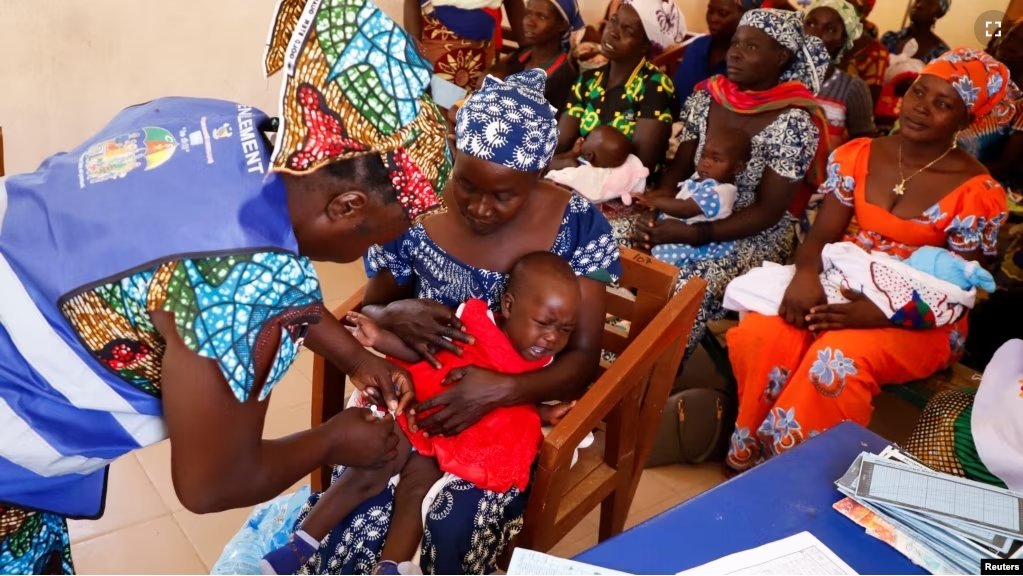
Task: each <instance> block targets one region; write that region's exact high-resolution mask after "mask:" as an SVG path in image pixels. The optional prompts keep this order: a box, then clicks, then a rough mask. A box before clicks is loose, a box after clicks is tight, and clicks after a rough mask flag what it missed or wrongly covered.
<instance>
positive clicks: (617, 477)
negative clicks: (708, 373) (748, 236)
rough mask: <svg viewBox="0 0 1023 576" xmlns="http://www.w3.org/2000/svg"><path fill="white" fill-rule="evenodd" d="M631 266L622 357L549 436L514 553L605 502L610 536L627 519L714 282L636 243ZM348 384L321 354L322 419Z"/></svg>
mask: <svg viewBox="0 0 1023 576" xmlns="http://www.w3.org/2000/svg"><path fill="white" fill-rule="evenodd" d="M622 267H623V269H624V274H623V275H622V278H621V281H620V282H619V286H620V288H618V289H612V288H609V289H608V294H607V298H606V310H607V314H608V315H610V316H615V317H618V318H622V319H623V320H625V321H626V322H627V323H628V328H627V329H624V330H623V329H622V328H615V327H611V326H606V327H605V328H606V329H605V334H604V340H603V345H604V349H605V350H608V351H611V352H614V353H616V354H617V355H618V359H617V361H615V362H614V364H612V365H610V366H609V367H606V368H605V367H603V366H602V367H601V369H600V372H599V376H598V378H597V381H596V382H594V383H593V385H592V386H591V387H590V388H589V389H588V390H587V392H586V393H585V394H584V395H583V397H582V398H581V399H580V400H579V402H578V404H577V405H576V407H575V408H574V409H573V410H572V411H571V412H569V414H568V415H567V416H566V417H565V418H564V419H563V420H562V421H561V423H559V424H558V425H557V426H556V427H555V428H554V429H553V430H552V431H551V433H550V434H548V435H547V437H546V438H545V439H544V442H543V446H542V447H541V449H540V455H539V461H538V465H537V470H536V476H535V477H534V481H533V486H532V492H531V493H530V498H529V502H528V504H527V507H526V513H525V521H524V526H523V529H522V532H521V533H520V534H519V536H518V537H517V540H516V541H515V542H513V543H512V546H509V548H508V551H507V554H508V555H506V557H505V558H506V560H507V558H509V557H510V553H511V550H512V549H513V548H514V547H515V546H524V547H527V548H530V549H533V550H540V551H547V550H550V549H551V548H552V547H553V546H554V545H555V544H556V543H557V542H558V541H559V540H561V539H562V538H563V537H564V536H565V534H567V533H568V532H569V531H570V530H571V529H572V528H573V527H575V526H576V524H578V523H579V522H580V521H581V520H582V519H583V518H585V517H586V515H587V514H589V513H590V511H592V510H593V509H594V508H596V507H597V505H600V506H601V513H600V530H599V538H600V541H603V540H606V539H607V538H610V537H611V536H614V535H616V534H618V533H619V532H621V531H622V530H623V529H624V528H625V520H626V517H627V516H628V512H629V507H630V506H631V505H632V500H633V497H634V496H635V493H636V488H637V486H638V485H639V479H640V475H641V474H642V471H643V463H644V462H646V459H647V456H648V455H649V453H650V449H651V446H652V445H653V440H654V434H655V433H656V431H657V426H658V424H659V422H660V416H661V411H662V410H663V409H664V404H665V402H666V400H667V397H668V393H669V390H670V389H671V385H672V382H673V381H674V379H675V374H676V373H677V372H678V367H679V364H680V363H681V361H682V355H683V353H684V351H685V345H686V342H687V340H688V338H689V333H690V331H691V330H692V325H693V322H694V321H695V319H696V314H697V311H698V310H699V307H700V302H701V301H702V299H703V293H704V290H705V289H706V284H705V283H704V282H703V280H700V279H693V280H690V281H689V282H688V283H687V284H686V286H685V288H683V289H682V290H681V291H680V292H679V293H678V294H677V295H675V296H674V297H672V291H673V290H674V287H675V281H676V278H677V275H678V269H677V268H675V267H673V266H670V265H668V264H665V263H662V262H659V261H657V260H654V259H653V258H651V257H650V256H647V255H644V254H640V253H638V252H634V251H632V250H628V249H623V250H622ZM362 294H363V290H362V289H360V290H359V291H357V292H356V293H355V294H353V295H352V297H351V298H349V299H348V300H347V301H346V302H345V303H344V304H342V305H341V307H340V308H338V310H337V311H336V312H335V315H336V316H337V317H338V318H343V317H344V316H345V314H346V313H347V312H348V311H349V310H355V309H358V308H359V306H360V304H361V301H362ZM620 325H621V323H619V326H620ZM344 388H345V376H344V374H343V373H341V372H340V371H339V370H337V369H336V368H335V367H334V366H333V365H331V364H330V363H328V362H326V361H325V360H324V359H323V358H321V357H318V356H317V357H316V359H315V363H314V367H313V402H312V424H313V426H317V425H319V424H321V423H322V422H324V421H325V420H327V419H328V418H330V417H331V416H333V415H334V414H336V413H337V412H339V411H340V410H342V409H343V407H344V402H345V400H344ZM602 423H603V424H602ZM598 427H599V428H602V429H600V430H597V432H596V433H595V436H596V441H595V442H594V444H593V445H592V446H590V447H589V448H586V449H582V450H580V451H579V460H578V461H577V462H576V463H575V465H573V464H572V456H573V453H574V452H575V448H576V447H577V446H578V445H579V443H580V442H581V441H582V440H583V438H585V437H586V435H587V434H589V433H590V432H591V431H594V430H595V429H597V428H598ZM330 472H331V471H330V470H329V469H326V468H324V469H320V470H319V471H318V472H314V473H313V475H312V481H311V483H312V489H313V490H314V491H321V490H324V489H325V488H326V487H327V486H329V484H330Z"/></svg>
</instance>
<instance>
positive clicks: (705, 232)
mask: <svg viewBox="0 0 1023 576" xmlns="http://www.w3.org/2000/svg"><path fill="white" fill-rule="evenodd" d="M693 227H694V228H696V244H694V246H706V245H707V244H710V243H711V242H713V241H714V231H713V230H712V229H711V223H710V222H697V223H696V224H693Z"/></svg>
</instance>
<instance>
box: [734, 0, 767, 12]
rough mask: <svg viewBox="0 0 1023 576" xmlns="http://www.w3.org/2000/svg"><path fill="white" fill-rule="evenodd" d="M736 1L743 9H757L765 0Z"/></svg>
mask: <svg viewBox="0 0 1023 576" xmlns="http://www.w3.org/2000/svg"><path fill="white" fill-rule="evenodd" d="M735 3H736V4H738V5H739V8H742V9H743V10H756V9H757V8H760V7H761V6H762V5H763V4H764V0H735Z"/></svg>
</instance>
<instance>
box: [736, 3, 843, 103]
mask: <svg viewBox="0 0 1023 576" xmlns="http://www.w3.org/2000/svg"><path fill="white" fill-rule="evenodd" d="M739 26H751V27H753V28H757V29H759V30H763V31H764V33H765V34H767V35H768V36H770V37H771V38H773V39H774V40H775V41H776V42H778V43H779V44H781V45H782V46H784V47H785V48H787V49H788V50H789V51H790V52H792V63H791V64H790V65H789V68H788V69H787V70H785V71H784V72H783V73H782V75H781V78H780V79H779V80H780V81H781V82H785V81H787V80H796V81H799V82H802V83H803V84H804V85H805V86H806V87H807V88H809V89H810V91H811V92H813V93H814V94H817V93H818V92H820V89H821V83H822V82H824V75H825V73H826V72H827V70H828V63H829V62H830V61H831V56H829V55H828V51H827V49H826V48H824V43H823V42H821V39H820V38H817V37H816V36H813V35H811V34H807V33H806V32H804V31H803V18H802V15H801V14H800V13H799V12H790V11H788V10H776V9H773V8H761V9H758V10H750V11H749V12H746V13H745V14H743V15H742V18H741V19H740V20H739Z"/></svg>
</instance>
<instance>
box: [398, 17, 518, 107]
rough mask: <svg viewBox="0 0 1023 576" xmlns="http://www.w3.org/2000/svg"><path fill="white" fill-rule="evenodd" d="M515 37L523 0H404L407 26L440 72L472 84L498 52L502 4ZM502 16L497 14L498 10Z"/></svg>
mask: <svg viewBox="0 0 1023 576" xmlns="http://www.w3.org/2000/svg"><path fill="white" fill-rule="evenodd" d="M502 6H504V7H505V8H506V9H507V10H508V21H509V22H510V23H511V26H512V30H513V32H514V34H515V38H516V39H520V38H521V36H520V34H521V23H522V18H523V17H524V16H525V11H526V9H525V3H524V2H523V0H507V1H504V0H405V5H404V7H405V11H404V15H405V28H406V29H407V30H408V32H409V34H411V35H412V37H413V38H415V39H416V40H417V41H418V42H419V45H420V47H422V50H423V53H424V54H425V55H426V57H427V58H428V59H429V60H430V62H432V63H433V71H434V73H436V74H437V76H439V77H441V78H443V79H444V80H447V81H448V82H451V83H453V84H455V85H456V86H460V87H462V88H465V89H466V90H471V89H472V88H474V87H475V86H477V85H478V84H479V82H480V81H481V80H482V78H483V76H485V75H486V72H487V69H488V68H490V67H491V66H493V65H494V63H495V61H496V57H497V47H496V46H495V42H494V40H495V36H497V35H499V34H500V23H499V21H498V18H499V17H500V10H501V7H502ZM495 13H496V15H497V16H498V18H495V17H494V14H495Z"/></svg>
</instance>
